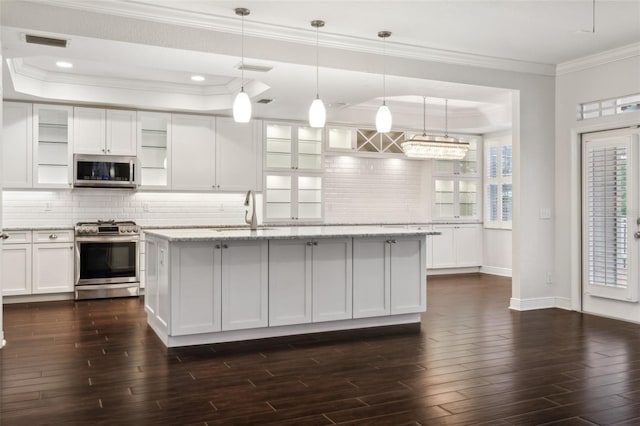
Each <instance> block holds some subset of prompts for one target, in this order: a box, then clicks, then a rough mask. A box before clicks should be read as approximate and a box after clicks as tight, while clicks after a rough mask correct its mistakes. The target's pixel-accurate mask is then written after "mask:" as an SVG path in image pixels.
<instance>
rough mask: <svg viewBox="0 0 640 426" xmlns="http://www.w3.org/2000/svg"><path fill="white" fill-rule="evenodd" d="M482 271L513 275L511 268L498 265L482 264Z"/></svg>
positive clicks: (507, 275) (492, 273)
mask: <svg viewBox="0 0 640 426" xmlns="http://www.w3.org/2000/svg"><path fill="white" fill-rule="evenodd" d="M480 272H482V273H483V274H489V275H499V276H501V277H511V268H498V267H497V266H481V267H480Z"/></svg>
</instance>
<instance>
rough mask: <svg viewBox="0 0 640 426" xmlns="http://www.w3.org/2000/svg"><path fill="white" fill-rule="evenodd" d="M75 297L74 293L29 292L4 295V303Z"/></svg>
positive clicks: (70, 298) (47, 300)
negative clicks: (19, 294) (27, 293)
mask: <svg viewBox="0 0 640 426" xmlns="http://www.w3.org/2000/svg"><path fill="white" fill-rule="evenodd" d="M74 298H75V295H74V293H49V294H29V295H24V296H4V297H3V298H2V303H3V304H5V305H10V304H12V303H32V302H55V301H59V300H74Z"/></svg>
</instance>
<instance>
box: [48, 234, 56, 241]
mask: <svg viewBox="0 0 640 426" xmlns="http://www.w3.org/2000/svg"><path fill="white" fill-rule="evenodd" d="M57 238H58V236H57V235H56V234H51V235H49V239H50V240H55V239H57Z"/></svg>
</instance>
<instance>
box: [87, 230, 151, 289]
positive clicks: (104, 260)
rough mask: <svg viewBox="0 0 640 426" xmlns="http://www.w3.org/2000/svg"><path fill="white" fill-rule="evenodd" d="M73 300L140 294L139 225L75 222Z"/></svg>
mask: <svg viewBox="0 0 640 426" xmlns="http://www.w3.org/2000/svg"><path fill="white" fill-rule="evenodd" d="M75 231H76V232H75V234H76V237H75V278H76V280H75V294H76V299H98V298H105V297H127V296H138V295H139V294H140V262H139V255H138V245H139V244H140V227H139V226H138V225H136V223H135V222H132V221H122V222H116V221H114V220H108V221H100V220H99V221H97V222H78V223H77V224H76V228H75Z"/></svg>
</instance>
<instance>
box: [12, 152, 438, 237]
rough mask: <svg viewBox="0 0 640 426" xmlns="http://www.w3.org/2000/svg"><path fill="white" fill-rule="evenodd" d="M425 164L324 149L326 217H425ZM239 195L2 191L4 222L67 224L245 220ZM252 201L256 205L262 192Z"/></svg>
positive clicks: (396, 220)
mask: <svg viewBox="0 0 640 426" xmlns="http://www.w3.org/2000/svg"><path fill="white" fill-rule="evenodd" d="M429 166H430V163H429V162H424V161H410V160H403V159H378V158H364V157H347V156H326V157H325V174H324V202H325V222H326V223H328V224H339V223H346V224H354V223H401V222H424V221H428V220H429V218H430V214H429V211H430V208H428V207H429V206H430V204H429V203H428V199H429V198H430V196H429V188H430V181H431V179H430V170H429ZM244 195H245V194H244V193H233V194H230V193H176V192H132V191H128V190H119V189H113V190H110V189H94V188H82V189H74V190H68V191H67V190H62V191H39V190H28V191H13V190H8V191H4V192H3V226H4V227H6V228H9V227H22V226H72V225H73V224H75V223H76V222H79V221H90V220H96V219H132V220H134V221H136V222H137V223H139V224H140V225H143V226H164V225H193V226H205V225H239V224H244V212H245V207H244V205H243V202H244ZM256 201H257V204H258V206H262V197H260V196H258V197H257V200H256ZM260 210H261V209H260V208H259V209H258V217H259V219H260V217H261V214H260Z"/></svg>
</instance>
